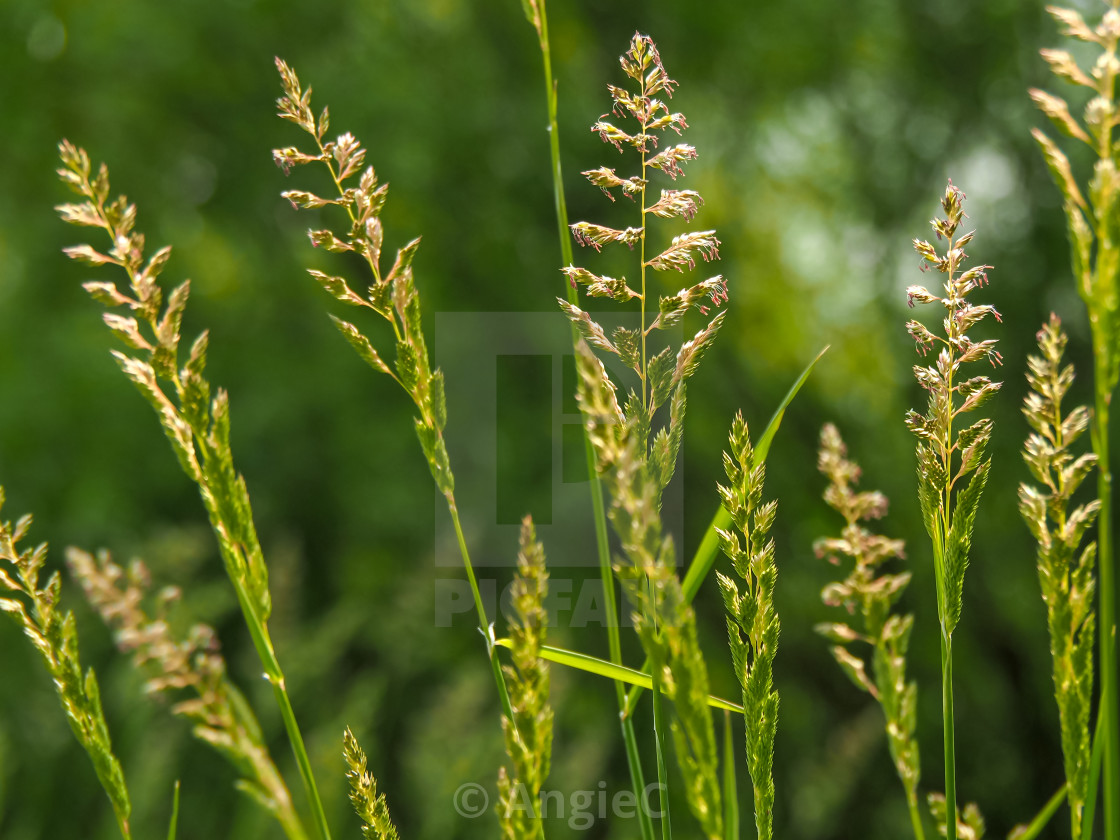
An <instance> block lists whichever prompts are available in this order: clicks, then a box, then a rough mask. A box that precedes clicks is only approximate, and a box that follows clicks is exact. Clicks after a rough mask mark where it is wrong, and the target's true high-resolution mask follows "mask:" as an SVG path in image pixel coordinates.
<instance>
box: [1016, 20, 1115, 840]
mask: <svg viewBox="0 0 1120 840" xmlns="http://www.w3.org/2000/svg"><path fill="white" fill-rule="evenodd" d="M1105 5H1107V7H1108V9H1107V11H1105V13H1104V15H1103V16H1102V18H1101V20H1100V22H1099V23H1098V24H1097V25H1096V26H1090V25H1089V24H1088V23H1086V21H1085V19H1084V17H1083V16H1082V15H1081V13H1080V12H1077V11H1075V10H1073V9H1066V8H1061V7H1057V6H1048V7H1047V11H1049V12H1050V14H1051V15H1052V16H1053V17H1054V18H1055V20H1057V22H1058V24H1059V25H1060V26H1061V28H1062V32H1063V34H1064V35H1066V36H1067V37H1069V38H1073V39H1075V40H1078V41H1082V42H1084V43H1087V44H1091V45H1092V48H1093V49H1094V51H1095V52H1096V59H1095V62H1094V64H1093V67H1092V69H1091V70H1090V71H1089V72H1088V73H1087V72H1085V71H1084V70H1082V69H1081V67H1080V65H1079V64H1078V62H1077V60H1076V59H1075V58H1074V57H1073V55H1072V54H1071V53H1070V52H1068V51H1066V50H1043V51H1042V57H1043V58H1044V59H1045V60H1046V62H1047V64H1049V65H1050V69H1051V70H1052V71H1053V73H1054V75H1056V76H1057V77H1059V78H1060V79H1063V80H1065V81H1067V82H1072V83H1073V84H1075V85H1077V86H1079V87H1083V88H1087V89H1088V90H1089V92H1090V93H1091V94H1092V96H1091V98H1090V99H1089V101H1088V103H1087V104H1086V105H1085V108H1084V111H1083V114H1082V120H1081V121H1080V122H1079V121H1078V120H1077V119H1075V118H1074V116H1073V115H1072V114H1071V113H1070V108H1069V104H1068V103H1067V102H1066V101H1065V100H1064V99H1062V98H1061V97H1059V96H1054V95H1053V94H1050V93H1047V92H1046V91H1042V90H1037V89H1032V90H1031V92H1030V94H1031V98H1032V99H1033V100H1034V102H1035V104H1036V105H1037V106H1038V107H1039V108H1040V109H1041V110H1042V112H1043V113H1044V114H1046V116H1047V117H1049V118H1050V120H1051V121H1052V122H1053V123H1054V125H1055V126H1056V127H1057V128H1058V130H1059V131H1060V132H1062V133H1063V134H1065V135H1066V136H1068V137H1071V138H1073V139H1075V140H1078V141H1080V142H1082V143H1084V144H1085V145H1087V146H1088V147H1089V148H1090V149H1091V150H1092V153H1093V154H1094V155H1095V157H1096V162H1095V164H1094V166H1093V175H1092V177H1091V178H1090V179H1089V182H1088V185H1087V186H1088V200H1086V197H1085V195H1083V194H1082V192H1081V189H1080V188H1079V187H1078V184H1077V180H1076V179H1075V178H1074V176H1073V170H1072V168H1071V166H1070V162H1069V159H1068V158H1067V157H1066V156H1065V154H1063V153H1062V151H1061V150H1060V149H1059V148H1058V146H1057V144H1055V143H1054V141H1053V140H1051V139H1050V138H1049V137H1047V136H1046V135H1045V134H1043V133H1042V132H1041V131H1039V130H1038V129H1037V128H1036V129H1032V131H1031V133H1032V135H1033V136H1034V139H1035V141H1036V142H1037V143H1038V144H1039V147H1040V148H1041V150H1042V154H1043V156H1044V157H1045V159H1046V163H1047V165H1048V167H1049V169H1050V173H1051V175H1052V176H1053V178H1054V182H1055V183H1056V184H1057V186H1058V189H1059V190H1060V191H1061V193H1062V198H1063V208H1064V210H1065V215H1066V220H1067V224H1068V231H1069V240H1070V251H1071V256H1072V267H1073V276H1074V282H1075V283H1076V285H1077V290H1078V292H1079V294H1080V295H1081V299H1082V300H1083V301H1084V302H1085V307H1086V310H1087V311H1088V315H1089V326H1090V329H1091V331H1092V336H1093V391H1094V393H1093V405H1094V413H1093V419H1092V426H1091V432H1090V434H1091V438H1092V444H1093V451H1094V452H1095V453H1096V456H1097V498H1098V499H1099V501H1100V505H1101V511H1100V515H1099V516H1098V518H1097V549H1098V558H1099V561H1098V567H1099V573H1098V574H1099V586H1098V587H1097V588H1098V599H1099V602H1098V616H1099V619H1100V656H1099V661H1100V671H1101V691H1100V703H1099V706H1098V709H1099V711H1098V715H1099V716H1100V718H1101V719H1102V720H1103V725H1102V727H1101V730H1100V731H1101V737H1102V738H1103V739H1104V746H1103V749H1102V753H1103V760H1104V773H1103V778H1104V786H1103V791H1104V828H1105V832H1104V836H1105V838H1106V840H1120V687H1118V685H1117V677H1118V675H1117V668H1118V663H1117V658H1116V632H1117V626H1116V587H1117V579H1116V558H1115V556H1114V549H1113V544H1112V525H1113V521H1112V467H1111V462H1110V460H1109V446H1110V444H1109V439H1110V426H1109V410H1110V406H1111V400H1112V395H1113V393H1114V392H1115V390H1116V384H1117V380H1118V378H1120V291H1118V288H1117V275H1118V273H1120V218H1118V208H1120V149H1118V148H1117V145H1116V143H1115V140H1114V137H1115V134H1114V129H1115V127H1116V108H1117V101H1116V80H1117V77H1118V76H1120V57H1118V55H1117V47H1118V45H1120V0H1107V2H1106V4H1105ZM1094 795H1095V788H1094V790H1092V791H1090V792H1089V797H1090V799H1089V802H1090V803H1091V802H1092V797H1093V796H1094Z"/></svg>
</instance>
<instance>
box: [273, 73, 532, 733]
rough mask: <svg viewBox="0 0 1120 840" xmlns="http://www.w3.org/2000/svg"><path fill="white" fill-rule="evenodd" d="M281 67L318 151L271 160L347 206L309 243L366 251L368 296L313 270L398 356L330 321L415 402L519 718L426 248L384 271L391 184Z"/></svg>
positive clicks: (286, 106) (498, 679)
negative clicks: (474, 520) (325, 177)
mask: <svg viewBox="0 0 1120 840" xmlns="http://www.w3.org/2000/svg"><path fill="white" fill-rule="evenodd" d="M276 68H277V70H278V71H279V72H280V80H281V84H282V86H283V89H284V95H283V96H282V97H280V99H278V100H277V107H278V109H279V116H280V117H281V118H282V119H284V120H287V121H288V122H291V123H294V124H295V125H297V126H298V127H299V128H301V129H302V130H303V131H304V132H306V133H307V134H308V135H310V137H311V139H312V140H313V141H314V143H315V151H314V152H312V153H311V154H308V153H305V152H302V151H300V150H299V149H298V148H296V147H294V146H289V147H286V148H281V149H275V150H273V152H272V157H273V160H274V161H275V162H276V164H277V165H278V166H280V167H281V168H282V169H283V170H284V172H285V174H287V173H289V172H290V170H291V168H292V167H293V166H301V165H304V164H308V163H322V164H323V166H324V167H325V168H326V170H327V172H328V174H329V175H330V179H331V182H332V185H333V186H334V189H335V193H336V196H335V197H333V198H322V197H320V196H318V195H315V194H314V193H310V192H306V191H304V190H287V191H286V192H284V193H283V196H284V198H286V199H288V201H290V202H291V204H292V207H293V208H296V209H300V208H302V209H314V208H320V207H329V206H335V207H341V208H342V209H343V210H344V211H345V212H346V216H347V219H348V220H349V225H348V227H347V228H345V230H344V231H343V233H342V236H337V235H336V234H335V233H334V232H332V231H331V230H329V229H321V230H311V231H308V234H309V236H310V239H311V243H312V244H313V245H314V246H316V247H319V246H322V247H323V248H324V249H325V250H327V251H329V252H331V253H353V254H356V255H358V256H360V257H361V258H362V259H363V260H364V261H365V263H366V265H367V267H368V268H369V270H370V275H371V276H372V278H373V282H372V284H371V285H370V286H369V288H368V290H367V294H366V295H365V296H362V295H359V294H357V293H356V292H354V291H353V290H352V289H351V288H350V286H349V285H348V284H347V282H346V280H344V279H343V278H342V277H336V276H331V275H328V274H324V273H323V272H321V271H318V270H316V269H308V273H309V274H310V275H311V276H312V277H313V278H314V279H315V280H316V282H318V283H319V285H320V286H322V288H323V289H324V290H325V291H326V292H327V293H328V294H330V295H331V296H332V297H334V298H336V299H337V300H340V301H342V302H343V303H346V304H349V305H350V306H356V307H359V308H363V309H367V310H370V311H372V312H374V313H375V314H377V315H378V316H379V317H381V318H382V319H384V320H385V321H388V322H389V325H390V326H391V327H392V330H393V337H394V339H395V340H396V360H395V362H394V364H393V367H390V366H389V364H388V363H387V362H386V361H385V360H384V359H383V358H382V357H381V355H380V354H379V353H378V352H377V350H375V349H374V347H373V344H372V342H371V341H370V340H369V338H367V337H366V335H365V334H364V333H362V331H361V330H360V329H359V328H358V327H357V326H355V325H354V324H351V323H350V322H348V321H344V320H342V319H341V318H336V317H335V316H334V315H331V320H332V321H334V324H335V326H336V327H338V329H339V331H340V332H341V333H342V335H343V337H344V338H345V339H346V341H347V342H348V343H349V344H350V346H351V347H353V348H354V351H355V352H356V353H357V354H358V356H359V357H360V358H361V359H362V360H363V361H364V362H366V364H368V365H369V366H370V367H372V368H373V369H374V370H376V371H378V372H379V373H384V374H386V375H387V376H389V377H390V378H391V379H393V380H394V381H395V382H396V383H397V384H398V385H400V386H401V388H403V389H404V391H405V393H407V394H408V396H409V398H410V399H411V400H412V401H413V403H414V404H415V406H416V408H417V411H418V413H419V416H418V417H416V418H414V428H415V431H416V436H417V438H418V439H419V441H420V446H421V448H422V449H423V451H424V457H425V459H426V460H427V462H428V468H429V470H430V471H431V474H432V478H433V480H434V481H435V483H436V487H437V488H438V489H439V491H440V493H441V494H442V495H443V497H444V500H445V501H446V503H447V510H448V512H449V513H450V515H451V521H452V524H453V525H454V526H455V537H456V540H457V541H458V543H459V553H460V556H461V557H462V559H463V567H464V569H465V570H466V574H467V580H468V581H469V582H470V587H471V595H472V597H473V598H474V605H475V610H476V611H477V613H478V622H479V631H480V632H481V633H482V635H483V638H484V639H485V640H486V653H487V656H488V658H489V660H490V670H491V672H492V673H493V675H494V684H495V686H496V687H497V690H498V697H499V699H500V701H501V704H502V713H503V715H504V716H505V717H506V719H508V720H510V721H514V720H515V717H514V714H513V709H512V707H511V706H510V699H509V691H508V689H507V687H506V683H505V678H504V677H503V674H502V667H501V663H500V662H499V661H498V652H497V649H496V646H495V637H494V628H493V625H492V624H491V623H490V620H489V618H488V616H487V614H486V606H485V604H483V602H482V595H481V593H480V592H479V588H478V580H477V578H476V577H475V573H474V564H473V563H471V557H470V552H469V551H468V549H467V541H466V538H465V537H464V536H463V525H462V523H461V522H460V520H459V506H458V504H457V502H456V500H455V475H454V473H452V471H451V463H450V460H449V458H448V454H447V444H446V442H445V441H444V437H443V429H444V427H445V426H446V424H447V402H446V396H445V392H444V384H443V372H442V371H440V370H439V369H436V370H432V366H431V361H430V359H429V358H428V347H427V344H426V343H425V341H424V332H423V328H422V325H421V307H420V294H419V292H418V291H417V289H416V284H415V282H414V280H413V276H412V260H413V258H414V257H415V255H416V251H417V249H419V247H420V239H419V238H416V239H413V240H412V241H410V242H409V243H408V244H407V245H405V246H404V247H403V248H401V249H399V250H398V251H397V257H396V260H395V261H394V263H393V266H392V268H391V269H390V270H389V272H388V274H382V270H381V251H382V245H383V242H384V228H383V226H382V224H381V210H382V208H383V207H384V205H385V201H386V199H387V198H388V193H389V185H388V184H382V183H380V182H379V181H378V178H377V174H376V172H375V170H374V168H373V166H364V164H365V158H366V150H365V149H364V148H362V146H361V144H360V143H359V142H358V140H357V139H356V138H355V137H354V135H352V134H350V133H349V132H347V133H345V134H342V135H340V136H339V137H338V138H337V139H335V140H328V139H326V138H327V131H328V128H329V125H330V112H329V110H328V109H327V108H323V110H322V112H320V114H319V117H318V118H317V119H316V117H315V115H314V113H313V112H312V110H311V104H310V103H311V88H310V87H309V88H307V89H306V90H304V89H303V86H302V85H301V84H300V81H299V78H298V77H297V76H296V73H295V71H294V70H293V69H292V68H291V67H289V66H288V64H287V63H285V62H284V61H283V60H281V59H279V58H277V59H276ZM363 167H364V168H363ZM359 173H360V175H359ZM354 176H358V184H357V186H356V187H355V186H346V182H347V181H349V180H350V179H351V178H352V177H354Z"/></svg>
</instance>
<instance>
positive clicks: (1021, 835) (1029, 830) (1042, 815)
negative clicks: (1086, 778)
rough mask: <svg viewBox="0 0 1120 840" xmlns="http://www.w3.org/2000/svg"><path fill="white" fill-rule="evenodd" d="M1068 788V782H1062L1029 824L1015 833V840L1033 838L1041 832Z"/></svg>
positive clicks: (1031, 839)
mask: <svg viewBox="0 0 1120 840" xmlns="http://www.w3.org/2000/svg"><path fill="white" fill-rule="evenodd" d="M1068 790H1069V785H1068V783H1064V784H1063V785H1062V786H1061V787H1060V788H1058V790H1057V792H1056V793H1055V794H1054V795H1053V796H1051V797H1050V799H1049V801H1047V803H1046V804H1045V805H1043V806H1042V810H1041V811H1039V812H1038V814H1037V816H1035V818H1034V819H1033V820H1031V822H1030V825H1027V826H1026V827H1024V828H1023V829H1022V831H1020V832H1017V833H1016V834H1015V840H1034V838H1035V837H1037V836H1038V835H1039V834H1040V833H1042V829H1044V828H1046V824H1047V823H1048V822H1050V818H1051V817H1052V816H1054V812H1055V811H1057V810H1058V806H1060V805H1061V804H1062V800H1064V799H1065V798H1066V792H1067V791H1068Z"/></svg>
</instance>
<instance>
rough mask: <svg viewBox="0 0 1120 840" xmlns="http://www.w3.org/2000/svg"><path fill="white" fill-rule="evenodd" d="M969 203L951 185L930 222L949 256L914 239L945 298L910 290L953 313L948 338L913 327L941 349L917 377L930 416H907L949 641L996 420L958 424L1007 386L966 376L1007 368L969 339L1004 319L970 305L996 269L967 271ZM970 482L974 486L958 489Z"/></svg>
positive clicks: (990, 345) (921, 342)
mask: <svg viewBox="0 0 1120 840" xmlns="http://www.w3.org/2000/svg"><path fill="white" fill-rule="evenodd" d="M964 198H965V195H964V193H963V192H962V191H961V190H960V189H959V188H958V187H955V186H954V185H953V183H952V182H951V181H950V182H949V186H948V187H947V188H946V190H945V195H944V197H943V198H942V201H941V207H942V209H943V210H944V212H945V218H943V219H942V218H935V219H933V220H932V221H931V222H930V225H931V226H932V227H933V230H934V233H935V234H936V235H937V238H938V239H945V240H946V247H945V252H944V253H939V252H938V251H937V249H936V248H934V246H933V245H931V244H930V243H929V242H926V241H923V240H919V239H915V240H914V248H915V250H916V251H917V252H918V253H919V254H920V255H921V256H922V259H923V260H924V262H923V264H922V269H923V270H927V269H930V268H934V269H936V270H937V271H938V272H940V273H941V274H943V275H945V280H944V283H943V286H942V290H941V291H942V292H943V296H942V295H938V294H934V293H933V292H931V291H929V290H928V289H926V288H925V287H924V286H910V287H909V288H908V289H907V290H906V294H907V298H908V299H909V303H910V305H911V306H913V305H914V304H915V303H920V304H929V303H936V304H939V306H940V308H942V309H944V311H945V317H944V318H943V320H942V322H941V327H942V334H935V333H933V332H932V331H930V330H929V329H927V328H926V327H925V326H924V325H923V324H922V323H921V322H919V321H915V320H911V321H909V322H907V324H906V329H907V331H908V332H909V333H910V335H911V336H912V337H913V338H914V340H915V342H916V343H917V346H918V350H919V352H921V353H923V354H925V353H926V352H928V351H929V350H930V349H931V348H934V347H937V348H939V352H938V354H937V360H936V361H935V362H934V363H933V364H932V365H929V366H921V365H915V366H914V376H915V377H916V378H917V380H918V384H919V385H921V386H922V388H923V389H924V390H925V391H926V392H927V394H928V400H927V406H926V413H925V414H924V415H923V414H919V413H918V412H916V411H913V410H910V411H908V412H907V413H906V425H907V427H908V428H909V429H910V431H911V432H913V433H914V435H915V436H916V437H917V438H918V447H917V451H918V484H919V494H918V495H919V499H920V501H921V507H922V518H923V520H924V522H925V526H926V531H927V532H928V533H929V535H930V538H931V539H932V540H933V545H934V564H935V569H936V572H937V590H938V591H937V604H938V617H939V618H940V620H941V623H942V626H943V627H944V631H945V633H946V634H948V635H952V632H953V629H954V628H955V627H956V625H957V622H958V621H959V620H960V613H961V594H962V590H963V585H964V573H965V569H966V568H967V567H968V560H969V557H968V555H969V549H970V548H971V545H972V530H973V525H974V523H975V520H976V509H977V506H978V504H979V502H980V496H981V494H982V493H983V491H984V486H985V484H986V483H987V480H988V469H989V467H990V465H991V460H990V459H986V458H985V457H984V454H985V450H986V448H987V445H988V441H989V440H990V439H991V435H992V421H991V420H990V419H988V418H986V417H985V418H983V419H980V420H977V421H975V422H974V423H973V424H972V425H970V426H968V427H967V428H964V429H959V428H956V424H957V419H958V418H959V417H960V416H961V415H964V414H967V413H969V412H972V411H975V410H976V409H978V408H980V407H981V406H982V405H983V404H984V403H985V402H987V401H988V399H990V398H991V397H992V396H993V395H994V394H995V393H996V392H997V391H998V390H999V389H1000V387H1001V385H1002V383H1000V382H993V381H992V380H991V379H989V378H988V377H987V376H973V377H971V378H967V379H966V378H965V377H964V375H963V373H964V370H963V369H964V367H965V366H966V365H969V364H970V363H972V362H975V361H978V360H981V359H988V360H989V361H990V362H991V363H992V364H993V366H994V365H996V364H1000V363H1001V362H1002V357H1001V356H1000V354H999V351H997V350H996V349H995V346H996V341H995V339H984V340H982V341H974V340H973V339H972V338H970V337H969V335H968V332H969V330H970V329H972V327H974V326H975V325H976V324H978V323H980V322H981V321H983V320H984V319H985V318H986V317H987V316H989V315H991V316H993V317H994V318H995V319H996V320H1001V318H1000V315H999V313H998V312H997V311H996V309H995V307H993V306H990V305H988V304H974V303H972V302H970V301H969V300H968V295H969V293H971V292H972V291H974V290H975V289H979V288H982V287H983V286H984V285H986V284H987V282H988V271H990V270H991V266H989V265H977V266H973V267H972V268H968V269H964V262H965V260H966V259H967V256H968V255H967V254H966V253H965V251H964V249H965V246H967V245H968V244H969V242H971V241H972V238H973V235H974V234H975V231H970V232H968V233H964V234H962V235H960V236H957V230H958V228H959V227H960V224H961V222H962V221H963V220H964V218H965V214H964ZM970 475H971V479H970V480H969V481H968V484H967V486H965V487H963V488H960V487H958V483H960V482H963V480H964V479H965V478H966V477H968V476H970Z"/></svg>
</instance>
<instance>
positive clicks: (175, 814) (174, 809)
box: [167, 779, 179, 840]
mask: <svg viewBox="0 0 1120 840" xmlns="http://www.w3.org/2000/svg"><path fill="white" fill-rule="evenodd" d="M178 833H179V780H178V779H176V780H175V789H174V791H173V792H172V794H171V824H170V825H169V826H168V827H167V840H175V837H176V835H177V834H178Z"/></svg>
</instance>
